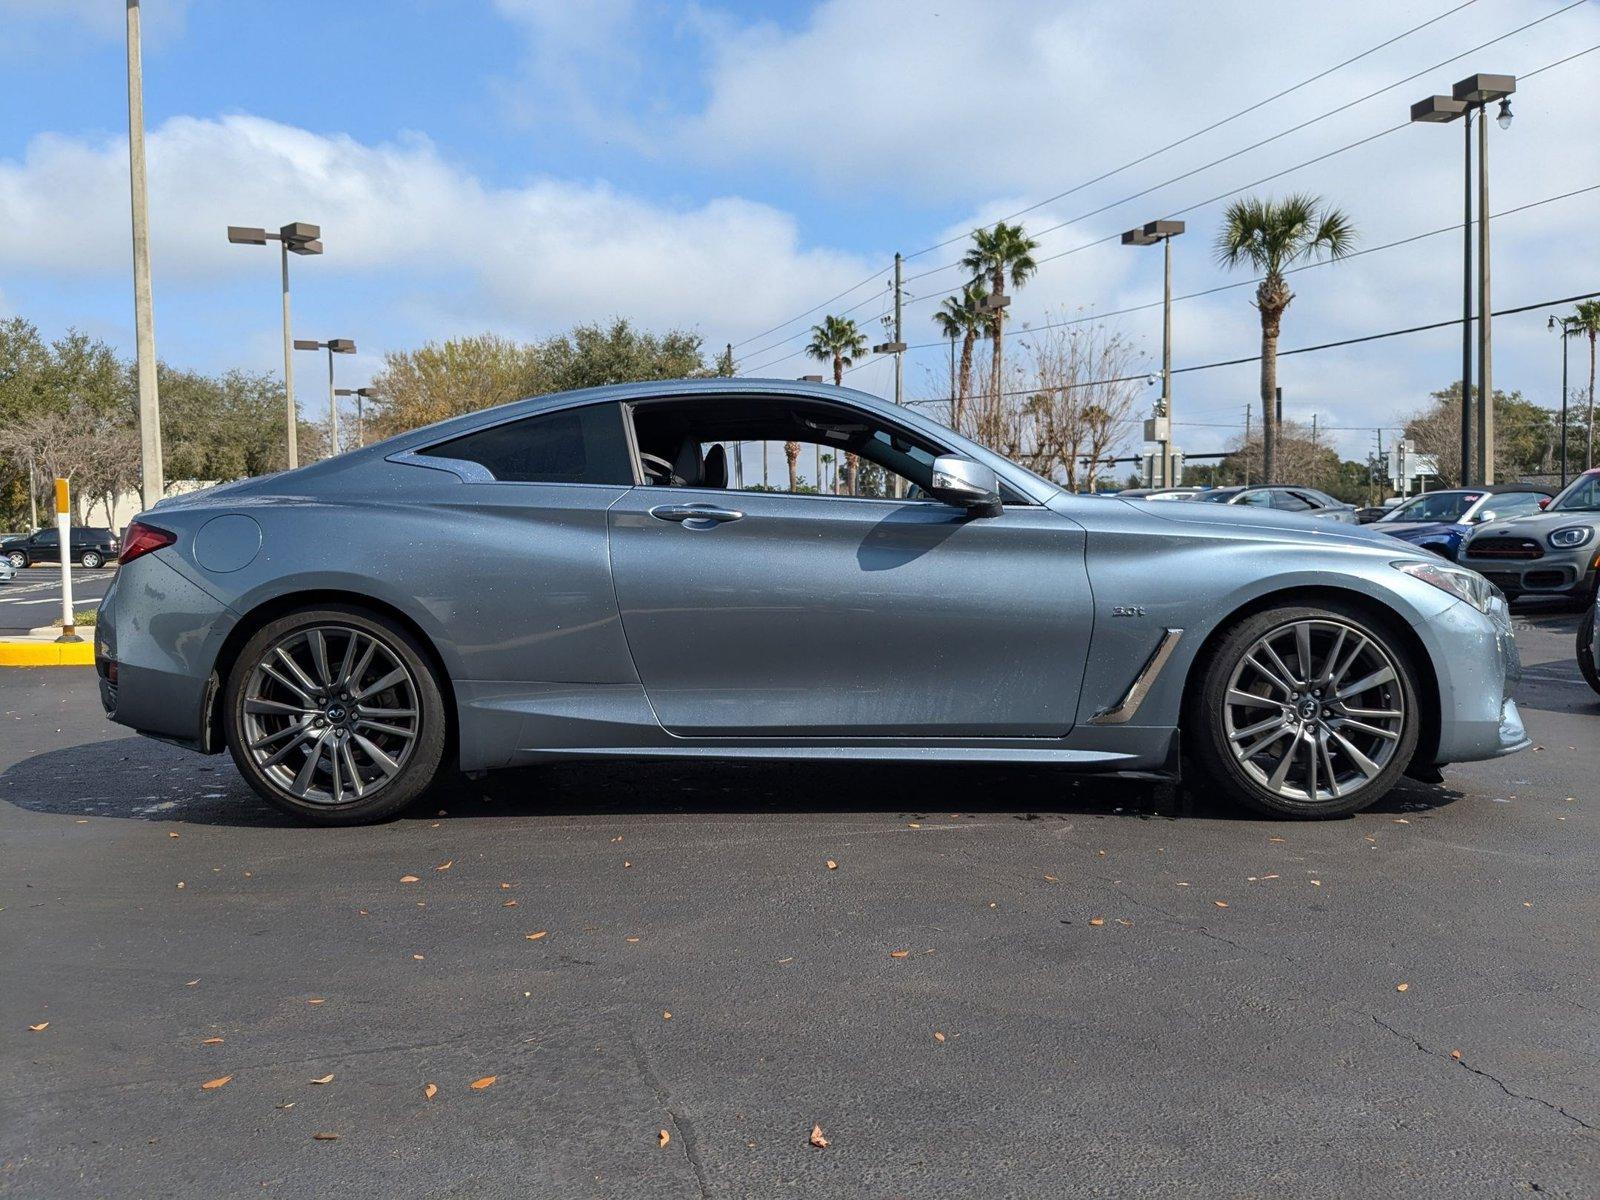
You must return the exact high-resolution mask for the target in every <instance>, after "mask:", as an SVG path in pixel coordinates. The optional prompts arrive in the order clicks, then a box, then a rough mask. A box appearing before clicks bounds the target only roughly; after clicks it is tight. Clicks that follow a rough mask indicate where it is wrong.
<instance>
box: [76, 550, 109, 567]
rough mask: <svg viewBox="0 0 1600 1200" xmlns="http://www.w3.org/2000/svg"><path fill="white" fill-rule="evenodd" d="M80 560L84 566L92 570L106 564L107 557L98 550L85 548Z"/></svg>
mask: <svg viewBox="0 0 1600 1200" xmlns="http://www.w3.org/2000/svg"><path fill="white" fill-rule="evenodd" d="M78 561H79V562H80V563H81V564H83V565H84V566H86V567H88V568H89V569H90V570H94V568H96V567H103V566H105V562H106V559H105V555H103V554H101V553H100V551H98V550H85V551H84V552H83V557H82V558H80V559H79V560H78Z"/></svg>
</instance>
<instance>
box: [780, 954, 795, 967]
mask: <svg viewBox="0 0 1600 1200" xmlns="http://www.w3.org/2000/svg"><path fill="white" fill-rule="evenodd" d="M793 961H794V958H793V957H792V956H791V957H789V958H780V959H779V960H778V965H779V966H780V967H781V966H783V965H784V964H785V963H792V962H793Z"/></svg>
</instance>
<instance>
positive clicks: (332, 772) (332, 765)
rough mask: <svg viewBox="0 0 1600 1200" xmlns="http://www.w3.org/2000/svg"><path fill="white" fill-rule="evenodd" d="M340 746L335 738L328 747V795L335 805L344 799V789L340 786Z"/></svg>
mask: <svg viewBox="0 0 1600 1200" xmlns="http://www.w3.org/2000/svg"><path fill="white" fill-rule="evenodd" d="M339 745H340V743H339V739H337V738H335V739H334V740H333V741H332V742H331V743H330V744H329V747H328V794H329V795H330V796H332V797H333V802H334V803H335V804H338V803H339V802H340V801H341V800H342V799H343V798H344V789H343V788H341V787H340V786H339Z"/></svg>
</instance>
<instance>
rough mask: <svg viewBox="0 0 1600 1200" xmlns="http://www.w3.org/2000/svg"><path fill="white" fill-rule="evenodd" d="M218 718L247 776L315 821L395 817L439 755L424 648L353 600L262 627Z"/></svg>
mask: <svg viewBox="0 0 1600 1200" xmlns="http://www.w3.org/2000/svg"><path fill="white" fill-rule="evenodd" d="M223 715H224V720H225V728H226V730H227V740H228V749H229V750H230V751H231V752H232V754H233V760H234V762H235V763H237V764H238V767H239V770H240V772H242V773H243V775H244V777H245V779H246V780H248V781H249V783H250V785H251V786H252V787H253V788H255V790H256V791H257V792H258V793H260V794H261V795H262V796H263V797H264V798H265V799H266V800H268V801H269V802H270V803H272V804H273V805H275V806H276V807H278V808H280V809H282V810H283V811H285V812H287V813H290V814H292V815H293V816H295V817H298V818H299V819H301V820H304V821H308V822H310V823H313V824H318V825H357V824H363V823H366V822H370V821H381V820H384V819H386V818H388V817H392V816H395V815H397V814H398V813H399V812H401V811H402V810H403V809H405V808H406V807H407V806H408V805H409V804H411V802H412V801H414V800H415V799H416V798H417V797H418V796H420V795H421V794H422V793H423V792H424V791H425V790H426V789H427V788H428V786H429V785H430V784H431V783H432V782H433V779H434V776H435V775H436V774H437V773H438V770H439V764H440V762H441V761H442V759H443V756H444V748H445V710H444V702H443V699H442V697H441V694H440V687H439V682H438V679H437V678H436V676H435V674H434V670H433V667H432V666H431V664H430V663H429V661H428V656H427V655H426V653H425V652H424V651H423V649H422V647H421V646H419V645H418V644H417V642H416V640H415V639H414V638H413V637H412V636H411V634H410V633H408V632H407V631H406V630H405V629H403V628H401V627H400V626H399V625H397V624H395V623H393V622H391V621H388V620H386V619H384V618H381V617H379V616H377V615H376V614H372V613H367V612H363V611H362V610H360V609H356V608H343V607H332V606H330V607H327V608H317V609H309V610H304V611H301V612H296V613H291V614H289V615H287V616H284V617H280V618H279V619H277V620H275V621H272V622H270V623H268V624H267V625H265V626H263V627H262V628H261V629H259V630H257V631H256V633H255V635H254V636H252V637H251V638H250V640H249V641H248V642H246V643H245V645H244V648H243V649H242V650H241V651H240V653H239V657H238V659H237V661H236V662H235V663H234V666H233V668H232V670H231V671H230V672H229V676H228V683H227V690H226V692H225V693H224V710H223Z"/></svg>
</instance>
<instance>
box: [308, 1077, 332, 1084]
mask: <svg viewBox="0 0 1600 1200" xmlns="http://www.w3.org/2000/svg"><path fill="white" fill-rule="evenodd" d="M311 1082H312V1083H332V1082H333V1076H332V1075H324V1076H323V1077H322V1078H321V1079H313V1080H312V1081H311Z"/></svg>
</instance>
